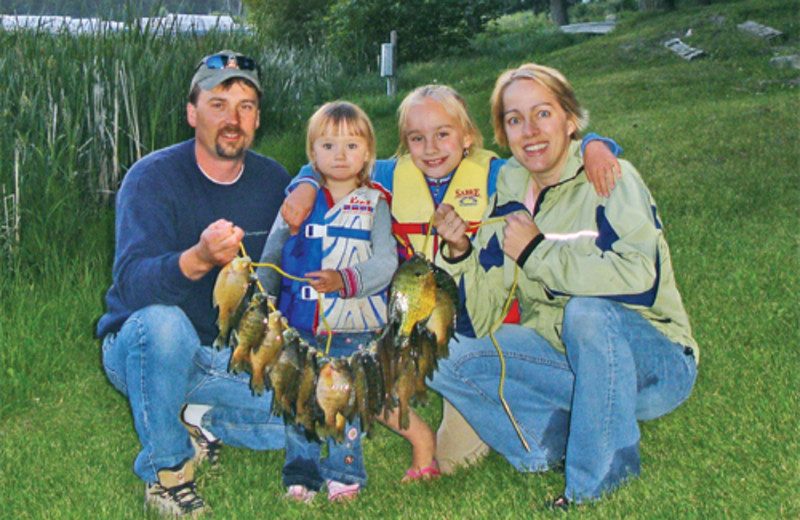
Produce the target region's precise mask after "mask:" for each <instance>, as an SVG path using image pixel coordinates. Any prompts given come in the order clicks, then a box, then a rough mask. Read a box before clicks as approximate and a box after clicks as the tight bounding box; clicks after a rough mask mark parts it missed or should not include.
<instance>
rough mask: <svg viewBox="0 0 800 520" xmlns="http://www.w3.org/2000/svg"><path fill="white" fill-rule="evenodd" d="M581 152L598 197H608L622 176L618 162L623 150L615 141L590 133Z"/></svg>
mask: <svg viewBox="0 0 800 520" xmlns="http://www.w3.org/2000/svg"><path fill="white" fill-rule="evenodd" d="M581 152H582V153H583V164H584V169H585V170H586V176H587V177H588V178H589V181H590V182H591V183H592V184H593V185H594V189H595V191H596V192H597V194H598V195H600V196H601V197H608V195H609V193H610V192H611V190H613V189H614V186H615V185H616V179H619V178H620V177H621V176H622V170H621V169H620V166H619V161H617V157H618V156H619V155H620V154H621V153H622V148H621V147H620V146H619V145H617V143H616V142H615V141H614V140H613V139H610V138H607V137H601V136H599V135H597V134H595V133H589V134H586V137H584V138H583V143H582V145H581Z"/></svg>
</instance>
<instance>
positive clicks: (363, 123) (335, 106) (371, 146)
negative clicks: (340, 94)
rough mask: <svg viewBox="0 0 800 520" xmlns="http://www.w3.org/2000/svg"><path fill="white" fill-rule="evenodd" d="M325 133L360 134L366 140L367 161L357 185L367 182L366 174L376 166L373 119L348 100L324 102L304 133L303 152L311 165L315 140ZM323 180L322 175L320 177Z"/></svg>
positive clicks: (368, 174)
mask: <svg viewBox="0 0 800 520" xmlns="http://www.w3.org/2000/svg"><path fill="white" fill-rule="evenodd" d="M325 135H334V136H339V135H355V136H358V137H363V138H364V140H365V141H366V142H367V160H366V162H365V163H364V169H363V170H361V173H360V174H359V175H358V184H359V186H368V185H369V176H370V174H371V173H372V168H373V167H374V166H375V153H376V152H375V130H374V129H373V128H372V121H370V120H369V117H368V116H367V114H366V113H365V112H364V111H363V110H361V108H360V107H358V106H357V105H354V104H353V103H350V102H348V101H331V102H330V103H325V104H324V105H322V106H321V107H319V109H318V110H317V111H316V112H314V115H313V116H311V118H310V119H309V120H308V133H307V134H306V155H307V156H308V160H309V161H310V162H311V165H312V166H313V167H314V169H315V170H316V169H317V167H316V164H314V141H316V140H317V139H319V138H320V137H323V136H325ZM322 182H323V183H324V182H325V176H324V175H323V176H322Z"/></svg>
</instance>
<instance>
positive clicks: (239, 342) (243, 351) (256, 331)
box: [228, 292, 269, 374]
mask: <svg viewBox="0 0 800 520" xmlns="http://www.w3.org/2000/svg"><path fill="white" fill-rule="evenodd" d="M268 314H269V309H268V308H267V295H266V294H264V293H261V292H257V293H255V294H254V295H253V298H252V299H251V300H250V305H248V307H247V310H246V311H245V312H244V315H243V316H242V320H241V322H240V323H239V327H238V328H237V329H236V331H235V333H234V335H235V343H236V348H235V349H234V351H233V354H232V355H231V360H230V363H229V366H228V369H229V370H230V371H231V372H233V373H234V374H238V373H239V372H241V371H243V370H244V371H247V372H251V371H252V369H251V366H250V351H251V350H252V349H253V347H255V346H256V345H258V344H259V343H261V340H262V339H264V335H265V334H266V332H267V315H268Z"/></svg>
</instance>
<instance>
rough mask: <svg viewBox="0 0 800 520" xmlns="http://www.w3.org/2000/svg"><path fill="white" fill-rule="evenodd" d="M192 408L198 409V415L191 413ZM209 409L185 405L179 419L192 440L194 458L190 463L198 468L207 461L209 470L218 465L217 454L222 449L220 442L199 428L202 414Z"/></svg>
mask: <svg viewBox="0 0 800 520" xmlns="http://www.w3.org/2000/svg"><path fill="white" fill-rule="evenodd" d="M194 408H197V409H200V410H201V412H200V413H192V412H193V411H194ZM208 408H210V407H207V406H201V405H194V404H185V405H183V409H181V414H180V419H181V422H182V423H183V425H184V426H185V427H186V429H187V430H188V431H189V437H190V438H191V440H192V447H194V458H193V459H192V461H193V462H194V465H195V466H200V464H202V463H203V462H205V461H208V463H209V466H210V467H211V469H214V468H216V467H217V463H219V452H220V450H221V449H222V441H221V440H219V439H216V438H214V436H213V435H212V434H211V432H209V431H208V430H206V429H204V428H203V427H202V426H200V421H201V419H202V417H203V413H205V411H206V410H207V409H208Z"/></svg>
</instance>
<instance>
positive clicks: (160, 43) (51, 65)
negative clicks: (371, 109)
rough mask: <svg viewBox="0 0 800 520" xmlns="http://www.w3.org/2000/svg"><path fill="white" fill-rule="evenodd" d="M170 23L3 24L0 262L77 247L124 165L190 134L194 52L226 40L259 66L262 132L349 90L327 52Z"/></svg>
mask: <svg viewBox="0 0 800 520" xmlns="http://www.w3.org/2000/svg"><path fill="white" fill-rule="evenodd" d="M171 29H173V28H170V27H167V28H164V27H163V26H159V27H155V26H150V25H147V24H145V25H141V24H134V25H131V26H130V28H129V29H128V30H125V31H112V30H110V29H104V30H101V31H100V32H97V33H92V34H80V35H71V34H68V33H60V34H50V33H48V32H46V31H43V30H41V31H37V30H33V31H18V32H5V31H0V76H2V77H3V78H4V80H5V85H4V87H5V88H3V89H2V90H0V107H2V108H0V125H1V127H2V128H4V129H5V132H2V133H0V186H1V187H2V188H3V190H4V191H2V190H0V192H3V193H5V195H4V197H6V198H4V201H5V202H6V205H8V204H9V203H10V202H11V201H12V199H11V198H8V197H9V195H10V194H12V193H16V196H15V198H13V202H15V203H16V204H14V206H13V207H14V209H15V210H16V211H18V212H19V213H17V214H16V215H18V217H19V218H16V217H15V219H14V226H13V227H14V230H13V232H9V231H8V229H10V228H8V223H9V220H8V218H10V217H5V218H6V220H5V221H4V223H5V226H4V227H3V230H4V232H3V233H0V250H2V251H5V252H13V255H11V256H10V257H9V256H8V255H6V256H4V257H3V262H4V263H5V262H8V265H11V266H12V267H13V268H14V269H16V268H19V267H29V268H33V269H36V263H37V262H40V261H45V260H46V259H49V260H50V261H52V260H54V259H58V258H66V257H72V255H73V254H76V253H80V250H81V248H82V243H83V241H82V240H81V234H82V233H87V232H91V229H87V226H86V223H87V221H95V220H97V217H98V212H99V211H103V207H104V206H107V205H108V203H110V202H111V201H113V194H114V192H115V190H116V189H117V187H118V186H119V183H120V182H121V179H122V177H123V176H124V175H125V172H126V171H127V170H128V168H130V166H131V165H132V164H133V163H134V162H135V161H136V160H137V159H139V158H141V157H142V156H143V155H145V154H147V153H149V152H151V151H153V150H156V149H158V148H161V147H163V146H166V145H168V144H172V143H175V142H178V141H180V140H183V139H186V138H188V137H190V136H191V134H192V132H191V128H189V127H188V125H187V124H186V122H185V104H186V95H187V93H188V84H189V80H190V78H191V75H192V72H193V70H194V67H195V66H196V64H197V62H198V60H199V59H200V58H201V57H202V56H203V55H205V54H210V53H212V52H214V51H217V50H220V49H223V48H232V49H236V50H240V51H241V52H244V53H247V54H249V55H251V56H253V57H255V58H256V59H257V60H258V61H259V62H260V63H261V66H262V73H263V84H264V87H265V96H264V100H263V104H262V129H263V130H265V131H267V132H275V131H278V130H280V129H281V128H286V127H287V126H294V125H297V124H300V123H301V122H302V120H303V119H304V118H305V116H306V114H307V113H308V112H309V111H310V108H311V107H313V106H314V105H315V104H319V103H320V102H322V101H325V100H327V99H330V98H332V97H336V95H337V93H338V92H342V91H343V89H344V88H346V84H347V81H346V80H345V78H344V76H343V74H342V72H341V69H340V67H339V66H338V64H337V63H336V62H335V61H333V60H328V59H326V58H325V57H324V56H319V55H311V53H305V52H300V51H296V50H293V49H286V48H277V47H273V46H270V45H267V44H265V43H264V42H261V41H257V40H256V38H255V37H254V36H251V35H249V34H247V33H222V32H216V31H212V32H209V33H205V34H202V35H200V34H195V33H177V32H176V31H173V30H171ZM334 86H335V87H334ZM15 154H16V157H17V161H16V162H15ZM15 165H16V168H17V171H18V172H19V188H18V192H16V191H15V187H14V178H15V177H14V172H15ZM104 203H105V204H104ZM17 233H19V237H18V238H17ZM12 270H13V269H12ZM0 271H3V272H5V271H8V270H7V269H0Z"/></svg>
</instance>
